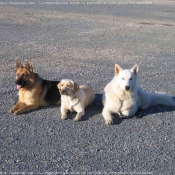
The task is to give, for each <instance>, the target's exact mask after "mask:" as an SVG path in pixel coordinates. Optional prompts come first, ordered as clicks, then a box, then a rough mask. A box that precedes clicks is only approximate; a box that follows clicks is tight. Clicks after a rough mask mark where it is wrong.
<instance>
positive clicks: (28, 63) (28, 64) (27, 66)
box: [25, 61, 33, 72]
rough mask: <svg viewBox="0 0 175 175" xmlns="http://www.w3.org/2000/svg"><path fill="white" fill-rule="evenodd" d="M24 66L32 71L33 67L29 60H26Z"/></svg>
mask: <svg viewBox="0 0 175 175" xmlns="http://www.w3.org/2000/svg"><path fill="white" fill-rule="evenodd" d="M25 68H26V69H27V70H29V71H30V72H33V67H32V65H31V61H28V62H27V64H26V66H25Z"/></svg>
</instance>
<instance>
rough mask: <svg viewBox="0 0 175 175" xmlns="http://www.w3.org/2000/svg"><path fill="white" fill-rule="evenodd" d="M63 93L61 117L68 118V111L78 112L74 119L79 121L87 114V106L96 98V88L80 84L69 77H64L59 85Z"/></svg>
mask: <svg viewBox="0 0 175 175" xmlns="http://www.w3.org/2000/svg"><path fill="white" fill-rule="evenodd" d="M57 87H58V89H59V91H60V94H61V119H63V120H65V119H66V118H67V115H66V114H67V112H68V110H70V111H71V112H73V111H75V112H77V115H76V117H75V119H74V121H79V120H80V119H81V117H82V116H83V115H84V114H85V107H86V106H88V105H89V104H91V103H92V102H93V101H94V98H95V92H94V90H93V89H92V88H91V87H89V86H87V85H81V86H78V85H77V83H75V82H73V81H72V80H69V79H63V80H61V82H60V83H59V84H58V85H57Z"/></svg>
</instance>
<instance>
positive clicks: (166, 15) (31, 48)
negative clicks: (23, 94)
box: [0, 0, 175, 175]
mask: <svg viewBox="0 0 175 175" xmlns="http://www.w3.org/2000/svg"><path fill="white" fill-rule="evenodd" d="M13 2H14V1H8V2H7V1H3V0H1V2H0V75H1V76H0V96H1V98H0V174H32V173H33V174H126V175H128V174H154V175H158V174H159V175H172V174H174V172H175V108H174V107H164V106H155V107H150V108H149V109H148V110H145V111H142V112H140V113H141V116H142V117H141V118H139V119H137V118H132V119H125V120H121V119H117V118H116V119H115V122H114V125H112V126H106V125H105V123H104V120H103V118H102V116H101V111H102V104H101V97H102V93H103V88H104V87H105V86H106V84H107V83H108V82H109V81H110V80H111V79H112V77H113V75H114V64H115V63H118V64H119V65H121V66H122V67H123V68H131V67H133V65H134V64H135V63H137V64H138V65H139V66H140V72H139V75H138V82H139V85H140V86H141V87H142V88H143V89H144V90H146V91H148V92H155V91H163V92H167V93H168V94H170V95H171V96H172V97H174V96H175V50H174V48H175V39H174V38H175V3H174V2H173V1H147V3H146V2H145V4H139V3H140V2H141V1H138V0H136V1H132V0H130V1H118V2H116V1H76V3H78V4H76V3H75V2H74V4H72V1H62V4H61V1H55V2H57V4H53V1H52V4H50V5H49V4H48V1H47V2H46V1H45V2H44V1H42V2H41V1H36V0H33V1H32V2H33V4H30V5H29V4H26V5H25V4H19V1H18V4H17V3H16V4H14V3H13ZM16 2H17V1H16ZM20 2H21V3H22V2H25V1H22V0H21V1H20ZM26 2H28V1H26ZM63 2H64V3H65V2H67V3H66V4H63ZM100 2H101V3H100ZM121 2H122V3H125V4H119V3H121ZM5 3H6V4H5ZM59 3H60V4H59ZM90 3H91V4H90ZM16 59H20V60H21V61H22V63H24V64H25V63H26V62H27V60H31V62H32V64H33V68H34V71H35V72H37V73H39V74H40V76H41V77H43V78H45V79H50V80H61V79H62V78H71V79H73V80H74V81H76V82H77V83H78V84H79V85H80V84H88V85H91V86H92V87H93V88H94V89H95V91H96V98H95V101H94V103H93V104H92V105H90V106H89V107H88V108H87V109H86V115H85V116H84V117H83V118H82V121H80V122H74V121H73V117H74V115H75V114H69V118H70V119H69V120H66V121H62V120H61V119H60V115H61V114H60V106H49V107H45V108H40V109H38V110H34V111H30V112H28V113H25V114H22V115H14V114H10V113H9V112H8V111H9V109H10V108H11V107H12V106H13V105H14V103H15V101H16V98H17V93H18V92H17V90H16V87H15V80H14V78H15V60H16Z"/></svg>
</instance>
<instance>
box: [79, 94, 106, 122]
mask: <svg viewBox="0 0 175 175" xmlns="http://www.w3.org/2000/svg"><path fill="white" fill-rule="evenodd" d="M102 109H103V104H102V94H96V95H95V99H94V101H93V103H92V104H90V105H89V106H87V107H86V109H85V115H84V116H83V117H82V119H81V121H86V120H89V119H90V118H92V117H94V116H95V115H97V114H101V112H102Z"/></svg>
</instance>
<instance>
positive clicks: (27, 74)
mask: <svg viewBox="0 0 175 175" xmlns="http://www.w3.org/2000/svg"><path fill="white" fill-rule="evenodd" d="M15 80H16V81H15V82H16V87H17V89H18V90H19V89H21V88H27V87H30V86H31V85H32V84H33V83H34V80H33V69H32V65H31V63H30V62H28V63H27V64H26V66H25V67H23V66H22V64H21V62H20V61H19V60H17V61H16V79H15Z"/></svg>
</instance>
